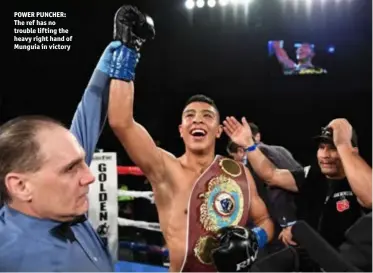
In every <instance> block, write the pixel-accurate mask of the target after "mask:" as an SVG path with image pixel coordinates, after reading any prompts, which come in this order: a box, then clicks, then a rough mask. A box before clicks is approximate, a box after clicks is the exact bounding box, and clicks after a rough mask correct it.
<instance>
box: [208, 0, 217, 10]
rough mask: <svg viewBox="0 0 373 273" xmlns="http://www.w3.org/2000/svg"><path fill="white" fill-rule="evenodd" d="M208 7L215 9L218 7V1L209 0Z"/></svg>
mask: <svg viewBox="0 0 373 273" xmlns="http://www.w3.org/2000/svg"><path fill="white" fill-rule="evenodd" d="M207 5H208V6H209V7H210V8H213V7H215V6H216V1H215V0H208V1H207Z"/></svg>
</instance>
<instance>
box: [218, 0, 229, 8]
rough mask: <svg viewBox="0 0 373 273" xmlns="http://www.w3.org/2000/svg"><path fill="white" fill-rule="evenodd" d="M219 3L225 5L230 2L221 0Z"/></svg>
mask: <svg viewBox="0 0 373 273" xmlns="http://www.w3.org/2000/svg"><path fill="white" fill-rule="evenodd" d="M219 4H220V6H223V7H224V6H226V5H228V4H229V0H219Z"/></svg>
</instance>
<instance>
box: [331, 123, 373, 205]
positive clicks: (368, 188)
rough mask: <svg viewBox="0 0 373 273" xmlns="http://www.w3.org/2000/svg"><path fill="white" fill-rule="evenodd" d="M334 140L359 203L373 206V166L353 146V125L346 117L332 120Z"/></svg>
mask: <svg viewBox="0 0 373 273" xmlns="http://www.w3.org/2000/svg"><path fill="white" fill-rule="evenodd" d="M328 127H330V128H332V129H333V141H334V145H335V147H336V148H337V151H338V154H339V156H340V158H341V161H342V165H343V169H344V172H345V174H346V177H347V180H348V183H350V186H351V189H352V191H353V192H354V193H355V194H356V197H357V198H358V201H359V203H360V204H361V205H362V206H364V207H366V208H369V209H371V208H372V167H371V166H369V165H368V163H366V162H365V161H364V159H363V158H361V156H360V155H359V153H358V149H357V148H356V147H355V148H354V147H353V146H352V143H351V139H352V134H353V133H352V131H353V129H352V126H351V124H350V123H349V122H348V121H347V120H346V119H335V120H332V121H331V122H330V123H329V125H328Z"/></svg>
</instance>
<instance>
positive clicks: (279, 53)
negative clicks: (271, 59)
mask: <svg viewBox="0 0 373 273" xmlns="http://www.w3.org/2000/svg"><path fill="white" fill-rule="evenodd" d="M272 46H273V49H274V51H275V55H276V57H277V60H278V61H279V63H280V64H282V66H283V67H284V68H285V69H293V68H294V67H295V66H296V64H295V63H294V62H293V61H292V60H291V59H290V58H289V56H288V54H287V53H286V51H285V49H283V47H282V41H274V42H273V44H272Z"/></svg>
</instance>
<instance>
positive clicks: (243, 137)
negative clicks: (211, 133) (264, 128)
mask: <svg viewBox="0 0 373 273" xmlns="http://www.w3.org/2000/svg"><path fill="white" fill-rule="evenodd" d="M223 123H224V131H225V133H226V134H227V135H228V136H229V137H230V138H231V140H232V141H233V142H234V143H236V144H237V145H240V146H241V147H245V148H246V147H249V149H247V159H248V160H249V162H250V164H251V166H252V167H253V169H254V171H255V172H256V173H257V174H258V175H259V177H260V178H262V179H263V180H264V181H265V182H266V183H267V184H268V185H270V186H276V187H280V188H283V189H287V190H290V191H295V192H297V191H298V186H297V185H299V183H297V181H296V180H298V179H297V177H299V179H302V177H303V178H304V174H303V175H302V173H300V174H297V175H296V176H294V174H292V172H290V171H289V170H286V169H277V168H276V167H275V166H274V165H273V164H272V163H271V161H269V160H268V159H267V158H266V156H265V155H264V154H263V153H262V152H261V151H260V149H257V148H256V146H255V143H254V140H253V137H252V132H251V129H250V126H249V124H248V123H247V121H246V119H245V118H242V124H241V123H239V122H238V121H237V120H236V119H235V118H234V117H228V118H227V119H226V120H225V121H224V122H223ZM302 171H303V170H301V172H302ZM298 182H301V181H300V180H299V181H298Z"/></svg>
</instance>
